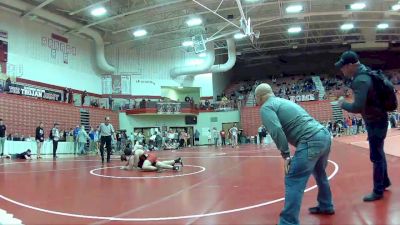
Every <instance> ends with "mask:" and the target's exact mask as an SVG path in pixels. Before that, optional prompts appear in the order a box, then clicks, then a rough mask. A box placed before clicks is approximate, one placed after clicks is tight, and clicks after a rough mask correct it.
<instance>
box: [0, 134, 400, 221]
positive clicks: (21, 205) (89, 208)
mask: <svg viewBox="0 0 400 225" xmlns="http://www.w3.org/2000/svg"><path fill="white" fill-rule="evenodd" d="M399 137H400V131H391V132H390V134H389V137H388V139H387V143H386V145H387V146H388V147H387V148H386V150H387V152H394V153H396V151H397V154H399V149H398V144H397V145H396V144H394V143H392V142H396V143H399V142H398V141H397V138H399ZM365 138H366V137H365V135H358V136H353V137H343V138H337V139H335V141H334V143H333V146H332V152H331V157H330V160H331V161H330V163H329V165H328V168H327V171H328V174H329V176H330V178H331V188H332V191H333V194H334V203H335V208H336V214H335V215H333V216H315V215H310V214H308V212H307V209H308V207H312V206H315V204H316V195H317V189H316V187H315V186H314V185H315V182H314V179H313V178H311V179H310V181H309V184H308V189H307V190H306V193H305V194H304V199H303V204H302V210H301V215H300V216H301V222H302V224H313V225H315V224H371V225H372V224H374V225H377V224H400V213H398V212H399V210H400V201H399V199H400V188H398V187H399V185H400V176H399V171H400V158H399V157H398V156H393V155H389V154H388V155H387V160H388V166H389V175H390V177H391V179H392V186H391V187H390V188H389V190H388V191H387V192H385V196H384V199H383V200H381V201H377V202H372V203H364V202H363V201H362V197H363V195H365V194H367V193H369V192H370V191H371V190H372V164H371V163H370V161H369V151H368V149H367V145H366V144H365V143H367V142H366V139H365ZM395 147H397V149H392V148H395ZM157 155H158V156H159V157H160V158H162V159H174V158H175V157H177V156H181V157H182V158H183V160H184V167H183V169H182V171H180V172H173V171H164V172H162V173H156V172H154V173H153V172H147V173H146V172H140V171H123V170H120V169H119V167H120V166H121V165H122V163H121V162H120V161H119V160H118V159H114V160H112V162H111V163H110V164H107V165H104V167H102V165H101V163H100V161H99V159H98V158H96V157H94V156H91V157H79V158H59V159H57V160H56V161H53V160H51V159H42V160H41V161H37V160H33V161H32V162H22V161H10V160H2V161H0V180H1V182H0V183H1V185H0V208H2V209H4V210H6V211H7V212H8V213H11V214H13V215H14V217H16V218H18V219H21V220H22V221H23V223H24V224H41V225H43V224H52V225H54V224H152V225H153V224H207V225H208V224H276V223H277V221H278V218H279V213H280V211H281V209H282V207H283V201H284V199H283V196H284V185H283V178H284V176H283V174H284V172H283V160H281V158H280V155H279V152H278V151H277V150H276V149H275V148H274V147H261V146H258V145H242V146H240V147H239V148H235V149H233V148H230V147H225V148H214V147H200V148H190V149H187V150H184V151H162V152H157Z"/></svg>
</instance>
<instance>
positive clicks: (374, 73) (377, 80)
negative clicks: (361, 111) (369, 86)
mask: <svg viewBox="0 0 400 225" xmlns="http://www.w3.org/2000/svg"><path fill="white" fill-rule="evenodd" d="M368 75H369V76H370V77H371V79H372V83H373V85H374V89H375V90H376V93H377V96H378V99H379V102H380V103H381V105H382V107H383V108H384V109H385V111H386V112H391V111H394V110H396V109H397V106H398V102H397V97H396V89H395V88H394V85H393V84H392V82H391V81H390V80H389V79H388V78H387V77H386V75H385V74H384V73H383V72H382V70H371V71H369V73H368Z"/></svg>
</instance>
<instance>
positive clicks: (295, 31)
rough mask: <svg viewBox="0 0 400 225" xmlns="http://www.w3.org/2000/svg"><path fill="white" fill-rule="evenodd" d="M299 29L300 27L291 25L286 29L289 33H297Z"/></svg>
mask: <svg viewBox="0 0 400 225" xmlns="http://www.w3.org/2000/svg"><path fill="white" fill-rule="evenodd" d="M300 31H301V27H291V28H289V29H288V32H289V33H291V34H294V33H299V32H300Z"/></svg>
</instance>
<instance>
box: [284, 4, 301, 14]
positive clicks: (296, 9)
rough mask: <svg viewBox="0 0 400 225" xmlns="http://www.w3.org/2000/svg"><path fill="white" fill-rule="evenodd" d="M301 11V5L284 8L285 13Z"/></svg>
mask: <svg viewBox="0 0 400 225" xmlns="http://www.w3.org/2000/svg"><path fill="white" fill-rule="evenodd" d="M301 11H303V6H302V5H290V6H288V7H286V12H287V13H298V12H301Z"/></svg>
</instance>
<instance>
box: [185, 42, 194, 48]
mask: <svg viewBox="0 0 400 225" xmlns="http://www.w3.org/2000/svg"><path fill="white" fill-rule="evenodd" d="M182 46H183V47H193V41H184V42H182Z"/></svg>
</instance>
